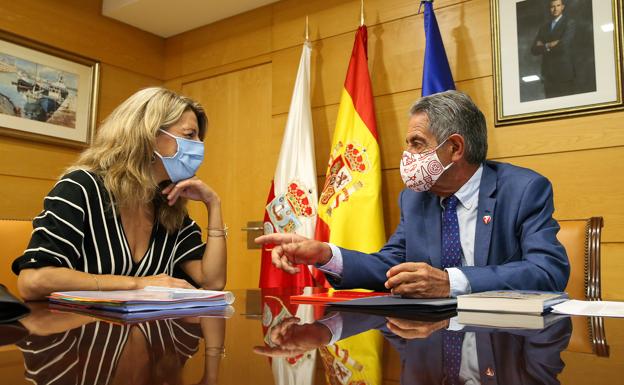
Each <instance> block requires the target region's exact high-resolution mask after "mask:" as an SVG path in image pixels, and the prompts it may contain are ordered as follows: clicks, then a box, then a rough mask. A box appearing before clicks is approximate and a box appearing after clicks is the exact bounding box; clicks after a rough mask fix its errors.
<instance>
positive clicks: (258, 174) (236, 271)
mask: <svg viewBox="0 0 624 385" xmlns="http://www.w3.org/2000/svg"><path fill="white" fill-rule="evenodd" d="M183 92H184V93H185V94H187V95H189V96H190V97H192V98H194V99H196V100H198V101H199V102H200V103H202V105H203V106H204V108H205V109H206V112H207V114H208V119H209V121H210V126H209V128H208V132H207V135H206V138H205V143H206V145H205V147H206V155H205V160H204V163H203V165H202V167H201V168H200V170H199V171H198V176H200V178H202V180H204V181H205V182H206V183H208V184H209V185H210V186H212V187H213V188H214V189H215V190H216V192H217V193H218V194H219V195H220V196H221V198H222V208H223V215H224V220H225V223H226V224H227V225H228V226H229V227H230V229H231V230H230V237H229V238H228V256H229V257H228V283H227V287H228V288H229V289H236V288H248V287H255V286H256V285H257V282H258V276H259V273H260V251H259V250H258V249H254V250H248V249H247V246H246V239H247V238H246V235H247V234H246V233H245V232H243V231H240V229H241V228H242V227H246V224H247V221H253V220H255V221H261V220H262V219H263V216H264V214H263V213H264V206H265V204H266V198H267V194H268V191H269V187H270V182H271V179H272V177H273V174H274V172H275V165H276V162H277V156H278V153H279V146H280V144H281V140H282V132H283V127H276V128H275V130H274V128H273V126H272V122H271V65H270V64H265V65H261V66H257V67H253V68H248V69H245V70H241V71H236V72H232V73H228V74H225V75H220V76H216V77H214V78H209V79H205V80H200V81H197V82H193V83H188V84H186V85H184V86H183ZM274 131H275V132H274ZM189 212H190V213H191V214H192V216H193V218H194V219H195V220H196V221H197V222H198V223H200V225H201V226H203V227H205V226H206V212H205V209H204V208H202V207H201V205H192V206H190V209H189Z"/></svg>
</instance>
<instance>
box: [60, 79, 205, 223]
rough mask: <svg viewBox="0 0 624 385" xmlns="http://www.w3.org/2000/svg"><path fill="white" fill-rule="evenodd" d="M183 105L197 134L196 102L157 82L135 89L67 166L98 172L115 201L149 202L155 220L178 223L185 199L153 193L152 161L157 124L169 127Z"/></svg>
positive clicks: (201, 120) (201, 118)
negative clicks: (173, 201) (171, 201)
mask: <svg viewBox="0 0 624 385" xmlns="http://www.w3.org/2000/svg"><path fill="white" fill-rule="evenodd" d="M189 110H190V111H193V112H194V113H195V115H196V116H197V123H198V128H199V137H200V138H201V139H202V140H203V139H204V135H205V133H206V125H207V118H206V114H205V112H204V109H203V108H202V106H201V105H200V104H199V103H197V102H195V101H194V100H192V99H190V98H187V97H185V96H181V95H178V94H176V93H175V92H173V91H170V90H167V89H164V88H160V87H152V88H146V89H143V90H140V91H138V92H137V93H135V94H134V95H132V96H130V97H129V98H128V99H126V100H125V101H124V102H123V103H122V104H120V105H119V106H118V107H117V108H115V110H114V111H113V112H112V113H111V114H110V115H109V116H108V117H107V118H106V119H105V120H104V122H103V123H102V124H101V126H100V127H99V129H98V131H97V134H96V136H95V139H94V141H93V144H92V145H91V146H90V147H89V148H88V149H86V150H85V151H84V152H83V153H82V154H81V155H80V157H79V158H78V160H77V161H76V163H75V164H74V165H72V166H71V167H70V168H69V169H68V171H73V170H76V169H86V170H89V171H91V172H94V173H95V174H97V175H99V176H100V177H101V178H102V179H103V181H104V185H105V186H106V188H107V189H108V191H110V192H111V194H112V195H113V197H114V204H115V205H116V206H118V207H132V206H136V205H143V204H146V203H149V202H154V203H155V206H156V207H155V210H156V213H155V215H157V216H158V220H159V222H160V223H161V224H162V225H163V226H164V227H165V228H166V229H167V231H169V232H172V231H174V230H176V229H178V228H179V227H180V226H181V225H182V222H183V221H184V217H185V215H186V201H185V200H183V199H178V201H177V202H176V204H175V205H173V206H169V205H168V204H167V203H166V201H165V200H164V198H163V197H162V195H161V194H160V193H158V185H157V183H156V180H155V179H154V177H153V175H152V166H153V162H154V159H155V158H154V150H155V148H156V135H157V133H158V130H159V129H161V128H162V129H166V128H168V127H170V126H171V125H173V124H174V123H175V122H176V121H177V120H178V119H180V117H181V116H182V114H183V113H184V112H185V111H189Z"/></svg>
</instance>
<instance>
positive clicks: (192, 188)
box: [162, 176, 221, 206]
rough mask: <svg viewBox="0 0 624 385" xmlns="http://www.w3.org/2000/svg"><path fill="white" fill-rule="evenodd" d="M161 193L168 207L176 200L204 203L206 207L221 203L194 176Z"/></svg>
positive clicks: (213, 192) (166, 188) (209, 189)
mask: <svg viewBox="0 0 624 385" xmlns="http://www.w3.org/2000/svg"><path fill="white" fill-rule="evenodd" d="M162 193H163V194H165V195H166V196H167V202H168V204H169V206H173V205H174V204H175V203H176V202H177V200H178V198H186V199H190V200H193V201H200V202H204V204H205V205H206V206H209V205H212V204H218V203H220V202H221V201H220V199H219V196H218V195H217V193H216V192H215V191H214V190H213V189H212V188H210V186H208V185H207V184H205V183H204V182H202V181H201V179H199V178H198V177H196V176H194V177H192V178H189V179H184V180H181V181H179V182H178V183H172V184H170V185H169V186H167V187H165V188H164V189H163V190H162Z"/></svg>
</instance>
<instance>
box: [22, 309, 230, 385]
mask: <svg viewBox="0 0 624 385" xmlns="http://www.w3.org/2000/svg"><path fill="white" fill-rule="evenodd" d="M31 309H32V313H31V314H30V315H29V316H27V317H26V318H24V319H22V320H20V323H21V324H22V325H23V327H24V328H26V329H27V330H28V332H29V335H28V336H27V337H25V338H24V339H22V340H21V341H19V342H17V344H16V345H17V346H18V347H19V349H20V350H21V352H22V354H23V356H24V368H25V373H24V374H25V377H26V379H28V380H30V381H31V382H33V383H35V384H48V383H54V384H70V383H71V384H102V385H105V384H110V385H115V384H137V385H139V384H150V385H151V384H182V383H183V381H182V369H183V367H184V365H185V363H186V361H187V360H188V359H189V358H191V356H193V355H194V354H196V353H197V352H198V350H199V347H200V340H201V339H204V340H205V344H202V345H201V346H202V347H204V350H205V351H204V357H205V359H204V374H203V376H202V378H201V380H200V382H199V383H201V384H216V383H217V377H218V369H219V361H220V360H221V357H222V355H223V352H224V348H223V343H224V337H225V319H223V318H205V317H202V318H181V319H164V320H154V321H149V322H141V323H134V324H121V323H113V322H108V321H101V320H97V319H94V318H92V317H89V316H85V315H81V314H76V313H68V312H58V311H53V310H50V309H48V308H47V306H45V304H34V305H31Z"/></svg>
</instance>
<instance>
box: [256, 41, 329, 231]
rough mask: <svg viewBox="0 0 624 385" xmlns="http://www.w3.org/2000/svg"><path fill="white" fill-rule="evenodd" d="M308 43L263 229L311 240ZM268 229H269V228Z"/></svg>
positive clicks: (313, 198) (313, 203)
mask: <svg viewBox="0 0 624 385" xmlns="http://www.w3.org/2000/svg"><path fill="white" fill-rule="evenodd" d="M311 51H312V49H311V48H310V43H308V42H305V43H304V44H303V51H302V52H301V60H300V61H299V70H298V71H297V80H296V81H295V88H294V91H293V96H292V99H291V102H290V111H289V113H288V121H287V122H286V129H285V130H284V139H283V141H282V148H281V150H280V155H279V159H278V161H277V169H276V170H275V177H274V179H273V183H274V193H275V199H273V201H272V202H270V203H269V204H268V205H267V212H268V214H269V218H270V223H269V226H265V227H268V228H267V229H265V230H269V231H268V232H270V231H271V230H272V232H280V233H292V232H295V233H297V234H300V235H303V236H306V237H309V238H313V237H314V229H315V226H316V208H317V205H318V198H317V187H316V164H315V158H314V133H313V129H312V110H311V108H310V54H311ZM271 227H272V228H271Z"/></svg>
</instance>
